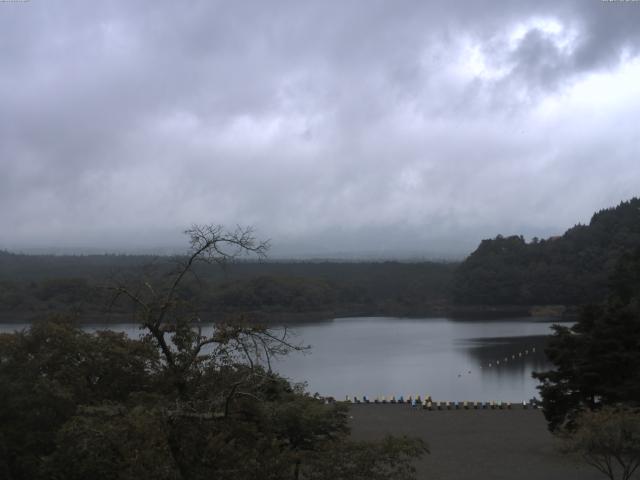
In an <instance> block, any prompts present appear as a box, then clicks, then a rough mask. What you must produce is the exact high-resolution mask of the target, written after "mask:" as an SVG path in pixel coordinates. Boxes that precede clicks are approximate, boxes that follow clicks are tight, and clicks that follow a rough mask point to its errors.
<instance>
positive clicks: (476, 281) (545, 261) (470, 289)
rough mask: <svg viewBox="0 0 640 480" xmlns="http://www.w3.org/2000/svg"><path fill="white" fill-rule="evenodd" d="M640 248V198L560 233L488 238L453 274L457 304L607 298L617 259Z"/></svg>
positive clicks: (578, 301)
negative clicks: (528, 238) (543, 237)
mask: <svg viewBox="0 0 640 480" xmlns="http://www.w3.org/2000/svg"><path fill="white" fill-rule="evenodd" d="M639 246H640V198H633V199H631V200H629V201H626V202H622V203H620V205H618V206H617V207H614V208H608V209H605V210H600V211H599V212H597V213H595V214H594V215H593V217H592V218H591V221H590V222H589V225H576V226H575V227H573V228H570V229H569V230H567V232H566V233H565V234H564V235H562V236H561V237H551V238H548V239H546V240H538V239H535V238H534V239H533V240H532V241H531V242H528V243H527V242H526V241H525V240H524V238H523V237H522V236H512V237H503V236H501V235H498V237H496V238H495V239H493V240H483V241H482V242H481V243H480V246H479V247H478V248H477V250H475V251H474V252H473V253H472V254H471V255H470V256H469V257H468V258H467V259H466V260H465V261H464V262H463V263H461V264H460V266H459V267H458V269H457V270H456V273H455V275H454V281H453V298H454V301H455V303H457V304H467V305H469V304H474V305H506V304H511V305H550V304H563V305H580V304H584V303H590V302H597V301H601V300H602V299H604V298H605V297H606V294H607V288H608V281H609V280H608V279H609V277H610V275H611V273H612V272H613V269H614V268H615V266H616V263H617V261H618V259H619V258H620V257H621V256H622V255H623V254H624V253H625V252H630V251H631V250H632V249H634V248H637V247H639Z"/></svg>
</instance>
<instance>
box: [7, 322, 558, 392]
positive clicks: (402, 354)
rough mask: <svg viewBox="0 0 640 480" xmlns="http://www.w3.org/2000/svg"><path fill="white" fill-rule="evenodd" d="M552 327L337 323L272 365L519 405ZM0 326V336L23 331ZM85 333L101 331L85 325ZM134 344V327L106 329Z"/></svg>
mask: <svg viewBox="0 0 640 480" xmlns="http://www.w3.org/2000/svg"><path fill="white" fill-rule="evenodd" d="M550 326H551V323H550V322H548V321H547V322H545V321H541V320H540V319H536V320H532V319H530V318H526V319H508V320H481V321H480V320H473V321H463V320H451V319H445V318H427V319H406V318H391V317H359V318H341V319H335V320H328V321H323V322H316V323H311V324H309V323H307V324H300V325H292V326H290V327H288V328H289V331H290V332H292V333H293V334H294V335H295V336H294V341H295V342H296V343H300V344H307V345H311V349H310V350H309V351H308V352H306V353H300V352H295V353H292V354H290V355H288V356H287V357H283V358H282V359H280V360H278V361H277V362H275V363H274V368H275V369H276V370H277V371H279V372H280V373H281V374H283V375H284V376H286V377H288V378H290V379H291V380H293V381H295V382H302V381H306V382H307V383H308V390H309V391H310V392H311V393H313V392H319V393H320V394H322V395H331V396H334V397H336V398H338V399H343V398H344V397H345V395H350V396H353V395H357V396H362V395H367V396H368V397H370V398H374V397H375V396H377V395H386V396H388V395H396V396H399V395H404V396H407V395H417V394H419V395H421V396H423V395H425V394H429V395H431V396H432V397H433V399H434V400H449V401H461V400H470V401H476V400H477V401H490V400H496V401H511V402H515V401H522V400H528V399H530V398H532V397H534V396H536V397H538V396H539V395H538V393H537V390H536V385H537V381H535V380H534V379H533V378H531V372H533V371H539V370H545V369H548V368H550V364H549V363H548V361H547V359H546V357H545V355H544V352H543V349H544V345H545V343H546V341H547V338H546V336H547V335H548V334H549V333H551V330H550ZM24 327H25V325H24V324H13V325H8V324H5V325H0V331H12V330H14V329H16V328H24ZM86 328H87V330H97V329H101V328H105V326H103V325H91V326H87V327H86ZM108 328H112V329H114V330H119V331H125V332H127V334H128V335H130V336H132V337H137V336H138V335H139V333H140V330H139V329H138V327H137V325H134V324H125V325H112V326H110V327H108Z"/></svg>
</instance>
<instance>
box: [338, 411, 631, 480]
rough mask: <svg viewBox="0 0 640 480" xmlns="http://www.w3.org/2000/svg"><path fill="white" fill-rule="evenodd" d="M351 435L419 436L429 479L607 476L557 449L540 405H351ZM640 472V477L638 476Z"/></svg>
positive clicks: (580, 479) (422, 468) (421, 470)
mask: <svg viewBox="0 0 640 480" xmlns="http://www.w3.org/2000/svg"><path fill="white" fill-rule="evenodd" d="M350 415H351V427H352V436H353V438H354V439H357V440H373V439H379V438H381V437H383V436H384V435H386V434H392V435H409V436H414V437H420V438H422V439H424V440H425V441H426V442H427V443H428V444H429V449H430V451H431V454H430V455H425V456H424V457H423V458H422V459H420V460H419V461H418V462H417V464H416V467H417V470H418V475H417V478H419V479H425V480H427V479H428V480H449V479H451V480H467V479H468V480H483V479H487V480H503V479H504V480H529V479H531V480H574V479H575V480H592V479H593V480H602V479H603V478H604V477H603V476H602V474H601V473H599V472H597V471H596V470H595V469H594V468H593V467H589V466H587V465H586V464H584V463H582V462H580V460H578V459H573V458H569V457H567V456H565V455H562V454H561V453H558V451H557V448H556V443H555V442H556V441H555V439H554V438H553V436H552V435H551V434H550V433H549V432H548V431H547V426H546V422H545V420H544V417H543V415H542V412H541V411H540V410H532V409H528V410H524V409H522V407H517V408H515V409H513V410H440V411H427V410H422V409H418V408H412V407H411V406H409V405H378V404H368V405H352V406H351V409H350ZM638 478H640V477H638Z"/></svg>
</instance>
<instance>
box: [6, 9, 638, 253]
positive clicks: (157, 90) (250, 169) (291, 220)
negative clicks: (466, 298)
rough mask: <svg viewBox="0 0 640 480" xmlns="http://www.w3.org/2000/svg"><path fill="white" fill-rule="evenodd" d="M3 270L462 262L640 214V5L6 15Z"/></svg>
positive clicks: (24, 11)
mask: <svg viewBox="0 0 640 480" xmlns="http://www.w3.org/2000/svg"><path fill="white" fill-rule="evenodd" d="M0 55H1V57H0V248H9V249H14V250H16V249H28V248H71V249H89V248H93V249H98V250H100V249H104V250H126V249H139V248H141V247H145V246H148V247H151V248H156V247H171V246H181V245H184V244H185V238H184V237H183V236H182V235H181V233H180V232H181V231H182V230H184V229H185V228H186V227H188V226H189V225H190V224H192V223H221V224H226V225H230V226H233V225H236V224H241V225H253V226H255V227H256V229H257V233H258V235H259V236H260V237H262V238H271V240H272V245H273V255H274V256H276V257H277V256H289V255H291V256H296V255H316V256H323V255H326V256H331V255H352V256H358V257H359V256H368V255H380V256H388V257H402V256H427V257H444V256H450V255H454V256H462V255H465V254H467V253H469V252H470V251H471V250H472V249H473V248H474V247H475V246H476V245H477V243H478V242H479V241H480V240H481V239H482V238H488V237H494V236H495V235H497V234H499V233H502V234H505V235H506V234H514V233H518V234H519V233H522V234H525V236H527V237H531V236H533V235H537V236H541V237H545V236H549V235H556V234H560V233H562V232H563V231H564V230H566V229H567V228H568V227H570V226H572V225H574V224H575V223H577V222H583V223H584V222H588V221H589V218H590V216H591V214H592V213H593V211H595V210H598V209H600V208H603V207H608V206H613V205H615V204H617V203H619V202H620V201H621V200H624V199H629V198H631V197H633V196H636V195H638V194H640V156H639V153H640V1H638V2H611V1H606V2H603V1H600V0H575V1H570V0H567V1H562V0H553V1H545V0H535V1H533V0H532V1H526V2H525V1H515V0H509V1H504V2H501V1H495V0H491V1H489V0H470V1H457V2H456V1H444V0H440V1H427V0H416V1H402V0H394V1H376V0H362V1H349V0H340V1H329V0H322V1H317V2H312V1H300V0H292V1H289V2H286V1H282V2H279V1H253V2H243V1H219V2H216V1H211V0H206V1H195V0H192V1H177V0H171V1H169V0H149V1H141V0H137V1H131V0H126V1H109V0H103V1H87V0H78V1H73V0H60V1H56V0H31V1H28V2H24V3H21V2H0Z"/></svg>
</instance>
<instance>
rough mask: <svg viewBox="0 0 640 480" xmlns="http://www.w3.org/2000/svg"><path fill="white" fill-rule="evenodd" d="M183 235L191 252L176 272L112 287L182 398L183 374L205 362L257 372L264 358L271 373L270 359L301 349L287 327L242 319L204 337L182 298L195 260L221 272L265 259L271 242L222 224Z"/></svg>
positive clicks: (194, 314)
mask: <svg viewBox="0 0 640 480" xmlns="http://www.w3.org/2000/svg"><path fill="white" fill-rule="evenodd" d="M185 234H186V235H187V236H188V237H189V243H190V248H189V252H188V254H187V256H186V257H182V258H180V259H179V260H178V261H177V265H176V268H175V269H174V270H173V271H172V272H171V273H170V274H169V276H168V278H167V279H165V281H164V282H158V279H157V278H155V279H152V278H145V279H142V280H141V281H138V282H137V284H135V285H126V284H124V283H122V282H119V283H117V284H116V285H115V286H112V287H110V288H111V290H112V291H113V292H114V295H113V297H112V303H114V302H115V301H117V299H118V298H121V297H124V298H126V299H128V300H129V301H130V302H131V303H132V305H133V307H134V309H135V313H136V315H137V318H138V320H139V321H140V324H141V327H142V328H143V329H144V330H146V331H147V335H148V338H149V339H150V340H152V341H153V342H155V343H156V344H157V346H158V348H159V349H160V351H161V353H162V357H163V360H164V364H165V367H166V368H167V370H168V371H169V372H170V373H171V376H172V378H173V382H174V384H175V386H176V388H177V389H178V391H179V393H180V394H181V395H182V394H184V392H185V388H186V384H187V382H186V378H187V376H188V375H191V374H193V372H194V371H197V369H198V367H199V364H200V363H201V362H203V361H204V360H205V359H207V358H208V360H209V361H210V360H211V359H212V358H213V359H215V361H216V362H218V363H219V364H226V365H231V364H237V363H238V362H243V363H245V364H247V365H248V366H249V370H248V371H249V372H252V373H254V374H255V373H256V370H255V368H254V367H255V364H256V363H257V362H260V361H261V360H264V361H265V362H266V367H267V371H271V357H272V356H273V355H281V354H285V353H287V352H288V351H290V350H303V349H304V347H301V346H299V345H295V344H293V343H292V342H290V341H289V339H288V337H289V335H288V332H287V330H286V329H283V330H282V331H281V332H276V331H273V330H269V329H267V328H265V327H263V326H260V325H254V324H251V323H249V322H247V321H246V319H244V318H243V317H242V316H240V317H238V318H236V319H235V320H234V321H232V322H219V323H216V324H214V325H212V326H211V328H212V332H211V333H210V334H208V335H207V334H204V333H203V329H202V321H201V318H200V315H199V313H198V312H197V310H196V309H195V308H193V305H190V302H188V301H185V300H184V299H183V298H181V295H180V287H181V285H182V283H183V282H184V280H185V278H186V277H187V275H196V273H195V271H194V267H195V266H196V264H197V263H199V262H204V263H212V264H217V265H219V266H221V267H223V268H224V267H225V266H226V265H227V264H228V263H229V262H230V261H233V260H235V259H237V258H239V257H242V256H248V255H253V256H255V257H257V258H259V259H262V258H265V256H266V252H267V250H268V248H269V244H268V241H258V240H257V239H256V238H255V236H254V233H253V230H252V229H251V228H242V227H237V228H236V229H235V230H233V231H227V230H225V229H224V228H223V227H222V226H220V225H193V226H192V227H191V228H189V229H188V230H186V231H185ZM206 347H208V349H209V351H210V353H209V356H208V357H207V356H206V355H204V354H203V351H204V350H206ZM209 365H211V363H209ZM245 381H247V379H246V378H242V379H241V380H238V382H237V384H234V386H232V388H231V392H230V394H229V395H230V396H228V397H227V398H226V399H225V405H226V406H225V410H228V405H229V401H230V398H231V396H233V395H238V394H242V391H241V388H240V387H241V385H242V383H243V382H245Z"/></svg>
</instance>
